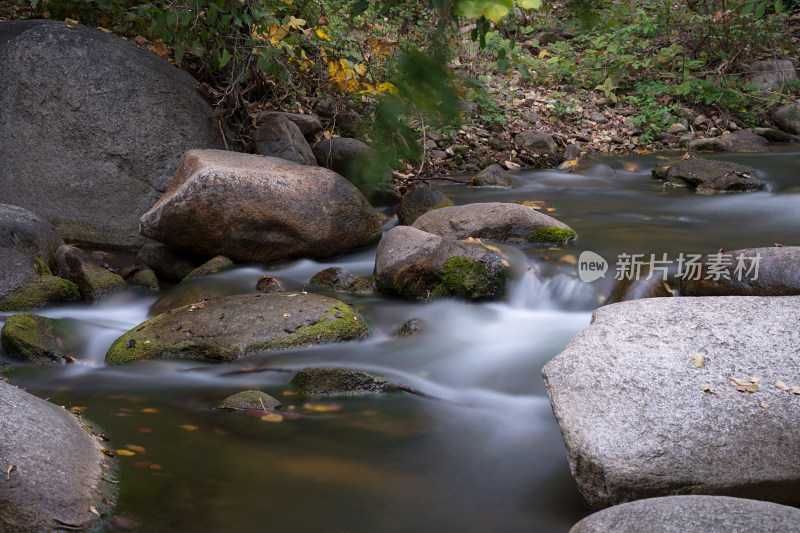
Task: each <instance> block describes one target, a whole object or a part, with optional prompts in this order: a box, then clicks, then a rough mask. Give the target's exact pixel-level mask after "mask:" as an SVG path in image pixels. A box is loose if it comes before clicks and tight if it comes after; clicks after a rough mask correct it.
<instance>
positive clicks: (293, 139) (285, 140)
mask: <svg viewBox="0 0 800 533" xmlns="http://www.w3.org/2000/svg"><path fill="white" fill-rule="evenodd" d="M253 141H254V142H255V143H256V149H257V150H258V153H259V154H261V155H268V156H270V157H279V158H281V159H287V160H289V161H294V162H295V163H300V164H301V165H311V166H317V159H316V157H314V152H312V151H311V147H310V146H309V145H308V142H307V141H306V138H305V137H304V136H303V133H302V132H301V131H300V128H299V127H298V126H297V124H295V123H294V122H292V121H291V120H289V119H288V118H287V117H285V116H284V115H278V114H276V115H272V116H271V117H270V120H268V121H266V122H264V123H263V124H262V125H261V127H259V128H258V129H257V130H256V132H255V134H253Z"/></svg>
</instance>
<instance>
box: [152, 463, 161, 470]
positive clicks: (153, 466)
mask: <svg viewBox="0 0 800 533" xmlns="http://www.w3.org/2000/svg"><path fill="white" fill-rule="evenodd" d="M150 470H161V465H158V464H153V465H150Z"/></svg>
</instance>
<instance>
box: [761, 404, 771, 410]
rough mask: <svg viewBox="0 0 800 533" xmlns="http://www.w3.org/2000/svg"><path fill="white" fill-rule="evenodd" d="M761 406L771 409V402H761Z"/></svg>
mask: <svg viewBox="0 0 800 533" xmlns="http://www.w3.org/2000/svg"><path fill="white" fill-rule="evenodd" d="M761 407H763V408H764V409H769V404H768V403H767V402H761Z"/></svg>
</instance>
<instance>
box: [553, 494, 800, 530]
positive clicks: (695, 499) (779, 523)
mask: <svg viewBox="0 0 800 533" xmlns="http://www.w3.org/2000/svg"><path fill="white" fill-rule="evenodd" d="M798 524H800V509H797V508H796V507H789V506H787V505H778V504H777V503H770V502H761V501H757V500H748V499H744V498H730V497H728V496H665V497H663V498H648V499H646V500H639V501H636V502H630V503H623V504H622V505H617V506H614V507H611V508H609V509H605V510H603V511H599V512H597V513H594V514H593V515H590V516H587V517H586V518H584V519H583V520H581V521H580V522H578V523H577V524H575V526H574V527H573V528H572V529H570V530H569V533H611V532H613V533H642V532H644V531H647V532H648V533H688V532H693V531H702V532H703V533H732V532H734V531H754V532H755V531H763V532H779V531H787V532H788V531H795V530H797V528H798V527H799V526H798Z"/></svg>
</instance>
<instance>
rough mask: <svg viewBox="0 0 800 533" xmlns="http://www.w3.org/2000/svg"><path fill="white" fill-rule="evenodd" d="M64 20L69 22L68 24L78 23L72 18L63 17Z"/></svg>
mask: <svg viewBox="0 0 800 533" xmlns="http://www.w3.org/2000/svg"><path fill="white" fill-rule="evenodd" d="M64 22H69V23H70V24H80V22H79V21H77V20H74V19H64Z"/></svg>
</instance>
